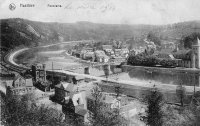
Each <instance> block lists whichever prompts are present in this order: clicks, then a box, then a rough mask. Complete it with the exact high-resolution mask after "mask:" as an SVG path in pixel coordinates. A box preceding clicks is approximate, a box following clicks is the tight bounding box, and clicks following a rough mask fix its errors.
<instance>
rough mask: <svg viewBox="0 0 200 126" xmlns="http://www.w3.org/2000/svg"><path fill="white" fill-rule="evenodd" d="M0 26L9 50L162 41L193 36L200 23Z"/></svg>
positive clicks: (21, 22) (22, 22) (11, 22)
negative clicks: (59, 44) (65, 43)
mask: <svg viewBox="0 0 200 126" xmlns="http://www.w3.org/2000/svg"><path fill="white" fill-rule="evenodd" d="M0 22H1V26H0V27H1V46H4V47H7V48H14V47H16V46H19V45H24V46H38V45H44V44H50V43H57V42H62V41H69V40H89V39H93V40H99V41H105V40H110V39H118V40H127V39H129V38H145V37H146V36H147V34H148V33H149V32H150V31H151V32H154V33H155V34H156V35H157V36H158V37H159V38H161V39H175V38H181V37H182V36H186V35H189V34H191V33H193V32H200V21H190V22H182V23H176V24H171V25H126V24H122V25H120V24H96V23H91V22H77V23H55V22H52V23H47V22H37V21H30V20H26V19H20V18H12V19H1V20H0ZM132 40H133V39H132ZM132 42H133V43H134V42H135V41H132Z"/></svg>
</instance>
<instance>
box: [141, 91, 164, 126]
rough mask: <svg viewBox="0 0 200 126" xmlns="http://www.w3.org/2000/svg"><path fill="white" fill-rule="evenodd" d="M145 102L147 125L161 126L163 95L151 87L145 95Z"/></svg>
mask: <svg viewBox="0 0 200 126" xmlns="http://www.w3.org/2000/svg"><path fill="white" fill-rule="evenodd" d="M146 102H147V117H146V118H145V121H146V123H147V125H149V126H162V124H163V112H162V109H161V108H162V105H163V96H162V94H161V93H160V92H159V91H158V90H157V89H156V88H155V87H153V89H152V90H150V91H149V92H148V94H147V96H146Z"/></svg>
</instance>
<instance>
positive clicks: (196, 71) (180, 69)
mask: <svg viewBox="0 0 200 126" xmlns="http://www.w3.org/2000/svg"><path fill="white" fill-rule="evenodd" d="M122 67H123V68H124V69H128V70H130V69H140V70H147V71H149V72H154V71H160V72H178V73H185V74H187V73H193V74H199V75H200V69H197V68H184V67H175V68H164V67H147V66H131V65H123V66H122Z"/></svg>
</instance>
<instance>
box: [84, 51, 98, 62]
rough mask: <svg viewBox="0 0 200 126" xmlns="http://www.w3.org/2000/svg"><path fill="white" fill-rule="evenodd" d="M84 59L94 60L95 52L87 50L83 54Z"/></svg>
mask: <svg viewBox="0 0 200 126" xmlns="http://www.w3.org/2000/svg"><path fill="white" fill-rule="evenodd" d="M82 59H84V60H91V61H94V59H95V54H94V52H85V53H83V54H82Z"/></svg>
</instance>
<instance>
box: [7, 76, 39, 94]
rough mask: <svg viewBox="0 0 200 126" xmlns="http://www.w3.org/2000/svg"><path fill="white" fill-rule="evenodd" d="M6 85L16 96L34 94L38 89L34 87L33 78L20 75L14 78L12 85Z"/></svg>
mask: <svg viewBox="0 0 200 126" xmlns="http://www.w3.org/2000/svg"><path fill="white" fill-rule="evenodd" d="M6 84H7V85H6V87H10V89H11V90H12V93H13V94H14V95H23V94H27V93H33V92H34V91H35V89H36V88H35V87H34V86H33V81H32V77H23V76H21V75H20V74H18V75H17V76H15V77H14V79H13V81H12V85H10V84H8V83H6Z"/></svg>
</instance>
